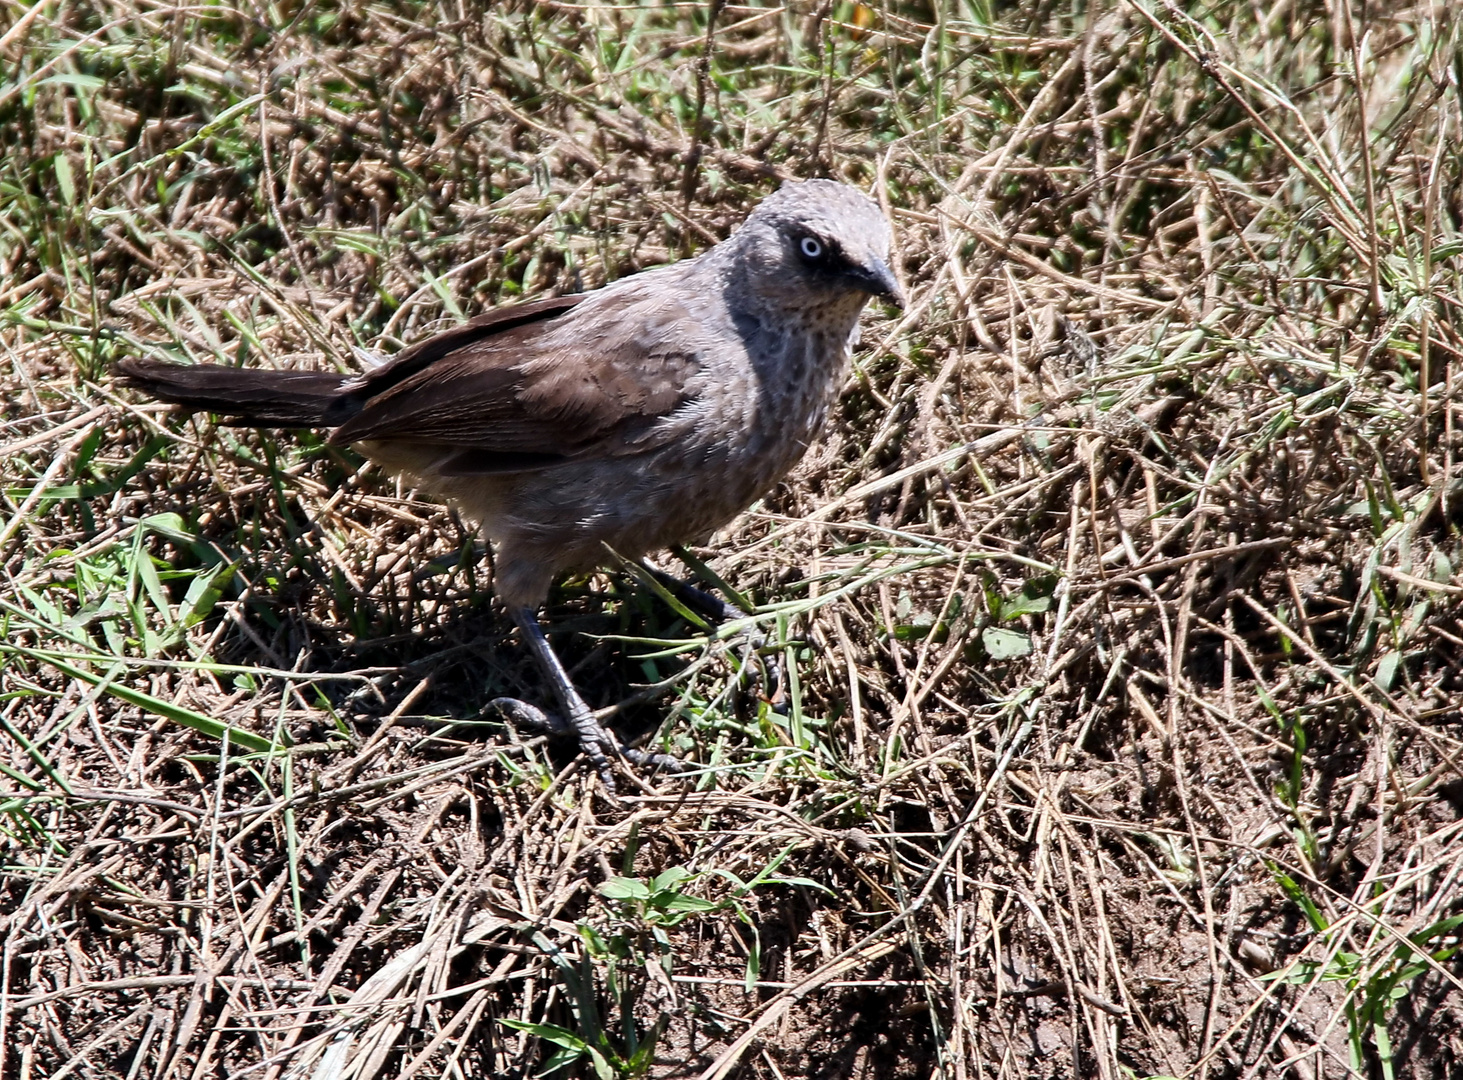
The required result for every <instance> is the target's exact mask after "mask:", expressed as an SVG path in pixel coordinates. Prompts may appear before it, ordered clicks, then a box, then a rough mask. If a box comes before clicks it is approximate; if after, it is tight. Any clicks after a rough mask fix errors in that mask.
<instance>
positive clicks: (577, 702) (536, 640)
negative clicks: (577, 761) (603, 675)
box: [496, 607, 686, 795]
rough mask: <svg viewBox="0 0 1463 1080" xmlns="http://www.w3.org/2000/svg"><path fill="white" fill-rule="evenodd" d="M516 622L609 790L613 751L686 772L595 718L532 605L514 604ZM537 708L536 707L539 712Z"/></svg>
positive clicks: (512, 712) (612, 790) (521, 713)
mask: <svg viewBox="0 0 1463 1080" xmlns="http://www.w3.org/2000/svg"><path fill="white" fill-rule="evenodd" d="M511 610H512V612H513V621H514V622H515V623H517V624H518V629H519V631H520V632H521V633H522V634H523V639H524V641H526V642H527V643H528V647H529V649H530V650H532V652H533V658H534V659H535V660H536V661H537V662H538V666H539V671H541V672H542V673H543V676H544V678H545V679H546V680H547V681H548V683H549V685H550V686H551V687H553V690H554V696H555V697H557V698H558V699H559V705H560V707H561V708H562V709H563V710H564V716H565V718H566V719H567V720H568V724H569V727H570V728H571V729H572V730H573V733H574V735H575V736H576V737H577V738H578V739H579V747H580V749H582V750H583V751H584V753H585V756H587V757H588V758H589V761H590V763H591V764H592V765H593V766H594V769H595V772H597V773H598V774H599V778H600V781H601V783H603V784H604V786H605V790H606V791H608V792H609V793H610V794H611V795H613V794H614V793H615V780H614V777H613V776H612V775H611V773H610V761H609V756H608V755H610V754H618V755H619V756H620V757H623V758H624V759H625V760H626V761H629V762H630V763H631V764H633V765H639V766H641V767H649V768H657V769H665V770H667V771H669V772H684V771H685V769H686V765H685V763H683V762H682V761H680V760H679V759H677V758H673V757H671V756H670V755H669V754H656V753H650V752H648V751H645V750H639V749H636V748H635V747H633V746H626V745H625V744H624V743H622V742H620V741H619V740H618V739H616V738H615V737H614V735H612V734H611V733H610V732H609V731H608V730H607V729H606V728H605V726H604V725H603V724H601V723H600V722H599V720H598V719H597V718H596V717H595V715H594V712H593V711H592V710H591V709H590V707H589V706H588V705H586V704H585V703H584V699H583V698H582V697H580V696H579V691H578V690H576V689H574V683H573V682H572V681H571V680H570V678H569V673H568V672H567V671H565V670H564V665H563V664H562V663H561V662H560V661H559V656H558V654H557V653H555V652H554V648H553V646H552V645H550V644H549V639H548V638H547V637H545V636H544V631H543V627H542V626H540V625H539V621H538V616H537V615H536V614H535V613H534V611H533V609H532V608H528V607H514V608H512V609H511ZM505 701H508V702H512V704H514V705H521V704H522V703H520V702H515V701H512V699H502V700H500V702H498V703H496V704H499V707H500V708H501V707H502V706H503V703H504V702H505ZM504 711H507V712H509V714H510V715H514V716H516V717H518V718H519V719H525V718H531V716H532V714H531V713H530V712H527V711H525V710H521V709H505V710H504ZM536 711H537V710H533V712H536Z"/></svg>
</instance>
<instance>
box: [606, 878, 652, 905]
mask: <svg viewBox="0 0 1463 1080" xmlns="http://www.w3.org/2000/svg"><path fill="white" fill-rule="evenodd" d="M599 894H600V895H601V896H603V897H604V898H605V899H607V900H649V899H650V890H649V889H648V888H646V886H645V882H643V881H640V880H638V879H636V878H629V877H614V878H610V879H609V880H608V881H606V882H605V883H604V884H603V885H601V886H600V887H599Z"/></svg>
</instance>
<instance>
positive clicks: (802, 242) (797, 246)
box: [788, 232, 849, 270]
mask: <svg viewBox="0 0 1463 1080" xmlns="http://www.w3.org/2000/svg"><path fill="white" fill-rule="evenodd" d="M788 239H790V240H791V241H792V243H793V250H794V251H796V252H797V253H798V255H799V256H800V257H801V258H802V260H803V262H804V263H805V264H807V265H808V266H811V267H816V268H818V269H819V270H837V269H842V268H846V267H847V266H848V265H849V261H848V259H847V257H845V256H844V254H843V248H842V246H841V245H839V244H838V242H837V241H835V240H829V239H826V238H824V237H822V236H818V235H817V234H816V233H810V232H797V233H792V234H791V235H790V236H789V237H788ZM810 244H813V245H816V246H817V253H816V254H814V253H812V252H810V251H809V250H808V245H810Z"/></svg>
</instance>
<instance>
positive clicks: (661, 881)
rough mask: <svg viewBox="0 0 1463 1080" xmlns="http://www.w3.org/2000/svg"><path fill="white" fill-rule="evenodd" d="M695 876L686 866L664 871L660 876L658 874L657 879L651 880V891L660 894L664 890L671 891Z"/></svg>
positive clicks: (673, 867)
mask: <svg viewBox="0 0 1463 1080" xmlns="http://www.w3.org/2000/svg"><path fill="white" fill-rule="evenodd" d="M695 876H696V875H695V874H693V873H691V871H689V870H687V869H686V868H685V867H684V866H672V867H671V868H670V869H668V870H663V871H661V872H660V873H659V874H656V875H655V877H654V878H652V879H651V881H650V889H651V891H652V892H660V891H661V890H662V889H671V888H674V887H675V886H677V885H679V884H680V883H681V882H683V881H685V880H686V879H687V878H693V877H695Z"/></svg>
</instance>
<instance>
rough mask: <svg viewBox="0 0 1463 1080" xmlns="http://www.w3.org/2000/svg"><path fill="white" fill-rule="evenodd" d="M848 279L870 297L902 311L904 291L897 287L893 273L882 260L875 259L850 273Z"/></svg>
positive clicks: (897, 282)
mask: <svg viewBox="0 0 1463 1080" xmlns="http://www.w3.org/2000/svg"><path fill="white" fill-rule="evenodd" d="M849 277H851V278H852V279H853V283H854V284H855V285H857V286H858V287H859V288H860V289H862V290H863V291H864V292H866V293H868V294H869V295H870V296H881V297H883V298H884V299H885V300H888V301H889V303H891V304H893V305H894V306H895V307H897V308H899V309H900V310H901V311H903V310H904V290H903V289H901V288H900V287H899V280H898V279H897V278H895V276H894V271H893V270H890V269H889V265H888V264H887V263H886V262H884V260H883V259H875V260H874V261H873V262H871V263H870V264H869V265H868V266H860V267H859V268H858V269H856V270H853V271H850V273H849Z"/></svg>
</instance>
